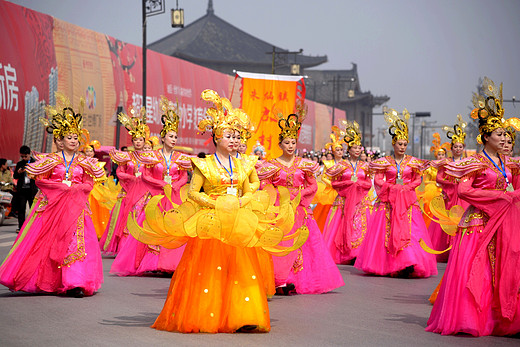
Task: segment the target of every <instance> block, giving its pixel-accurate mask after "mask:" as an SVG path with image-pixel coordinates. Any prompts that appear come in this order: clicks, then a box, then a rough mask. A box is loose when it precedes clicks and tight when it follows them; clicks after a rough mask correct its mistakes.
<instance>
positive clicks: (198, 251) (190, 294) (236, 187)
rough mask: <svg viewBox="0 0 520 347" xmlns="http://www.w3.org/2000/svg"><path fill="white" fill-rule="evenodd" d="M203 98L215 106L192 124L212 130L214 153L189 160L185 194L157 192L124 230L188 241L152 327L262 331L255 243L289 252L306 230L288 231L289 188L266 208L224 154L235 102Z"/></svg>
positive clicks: (156, 239)
mask: <svg viewBox="0 0 520 347" xmlns="http://www.w3.org/2000/svg"><path fill="white" fill-rule="evenodd" d="M202 98H203V99H204V100H207V101H212V102H213V103H214V107H211V108H209V109H208V110H207V115H208V118H206V119H203V120H202V121H201V122H200V123H199V125H198V128H199V130H200V131H202V132H204V131H206V130H211V131H212V133H213V140H214V143H215V145H216V150H215V153H214V154H211V155H207V156H206V157H205V158H192V159H191V160H192V163H193V165H194V172H193V178H192V180H191V183H190V187H189V192H188V197H189V199H188V200H187V201H185V202H183V203H182V204H181V205H179V206H175V205H176V204H172V205H173V206H174V208H173V209H172V210H170V211H163V210H162V208H160V207H159V206H158V205H157V203H158V202H159V201H160V200H161V199H162V196H161V195H158V196H155V197H153V198H152V199H151V200H150V202H149V203H148V204H147V206H146V208H145V212H146V223H145V224H143V227H140V226H139V225H138V224H137V223H133V224H131V226H130V229H129V230H130V232H131V233H132V235H134V236H135V237H136V238H137V239H138V240H139V241H142V242H144V243H147V244H154V243H155V244H161V245H163V246H165V247H169V248H175V247H179V246H181V245H183V244H184V243H186V248H185V250H184V253H183V255H182V259H181V261H180V263H179V265H178V267H177V269H176V270H175V273H174V275H173V278H172V281H171V284H170V288H169V290H168V297H167V299H166V302H165V304H164V307H163V309H162V312H161V314H160V315H159V317H158V318H157V320H156V321H155V323H154V325H153V326H152V327H153V328H155V329H158V330H168V331H178V332H183V333H190V332H207V333H217V332H226V333H231V332H236V331H257V332H267V331H269V330H270V321H269V308H268V305H267V296H266V293H265V285H264V279H263V278H262V271H261V269H260V265H259V262H258V257H257V254H256V253H255V252H254V249H255V248H256V247H261V248H264V249H266V250H268V251H270V252H274V253H278V252H281V253H283V252H290V251H291V250H292V249H296V248H297V247H300V246H301V244H302V243H303V242H305V239H306V235H307V234H308V233H306V232H305V230H304V229H299V230H298V232H296V233H293V234H291V235H288V234H286V233H287V232H290V231H291V228H292V225H293V222H291V220H290V217H291V216H292V217H294V208H292V206H291V204H290V201H289V199H288V195H289V194H288V192H285V193H284V192H283V191H280V193H281V194H282V196H283V201H282V202H283V204H282V206H279V207H278V208H277V210H278V213H274V212H270V211H271V210H270V208H272V207H271V206H273V204H274V201H272V200H271V199H270V197H269V196H270V194H268V192H267V191H257V192H256V193H254V194H253V193H252V192H251V190H250V186H249V180H248V175H247V173H246V171H245V170H244V168H243V167H242V162H241V161H240V160H238V159H237V158H234V157H232V156H231V155H230V154H231V151H232V150H233V142H234V139H233V136H234V130H233V128H234V125H233V123H234V115H233V110H234V109H233V108H232V106H231V103H230V102H229V100H228V99H226V98H221V97H220V96H219V95H218V94H217V93H216V92H214V91H212V90H205V91H203V92H202ZM201 188H202V189H203V191H201ZM274 194H276V192H275V193H274ZM282 210H283V211H285V212H284V213H283V215H284V216H285V217H284V220H283V221H282V220H280V217H281V215H282ZM275 223H279V225H280V226H282V224H283V228H281V227H278V226H276V225H275ZM300 232H301V233H300ZM287 238H293V240H294V244H293V245H292V247H289V248H287V249H284V248H283V247H281V246H277V244H278V243H279V242H280V240H282V239H287Z"/></svg>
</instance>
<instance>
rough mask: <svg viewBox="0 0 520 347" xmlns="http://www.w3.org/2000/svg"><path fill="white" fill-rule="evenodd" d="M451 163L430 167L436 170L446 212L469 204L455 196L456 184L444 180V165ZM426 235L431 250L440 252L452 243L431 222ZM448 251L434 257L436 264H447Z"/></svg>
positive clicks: (435, 224) (439, 228)
mask: <svg viewBox="0 0 520 347" xmlns="http://www.w3.org/2000/svg"><path fill="white" fill-rule="evenodd" d="M449 162H451V161H450V160H448V159H442V160H438V161H432V162H431V165H432V166H433V167H435V168H437V170H438V171H437V178H436V182H437V184H438V185H440V186H441V187H442V197H443V199H444V206H445V207H446V210H449V209H451V208H452V207H453V206H455V205H459V206H462V207H463V208H464V209H466V208H468V206H469V204H468V203H467V202H465V201H464V200H462V199H461V198H459V196H458V194H457V187H458V182H456V181H453V180H451V179H447V178H446V172H445V165H446V164H447V163H449ZM428 234H429V235H430V239H431V242H432V244H431V246H432V248H433V249H435V250H438V251H442V250H445V249H447V248H448V247H449V246H450V245H451V242H452V237H451V236H450V235H448V234H446V233H445V232H444V231H443V230H442V227H441V226H440V225H439V223H435V222H432V223H431V224H430V226H429V227H428ZM449 255H450V251H447V252H444V253H442V254H439V255H437V256H436V258H437V261H438V262H443V263H445V262H447V261H448V257H449Z"/></svg>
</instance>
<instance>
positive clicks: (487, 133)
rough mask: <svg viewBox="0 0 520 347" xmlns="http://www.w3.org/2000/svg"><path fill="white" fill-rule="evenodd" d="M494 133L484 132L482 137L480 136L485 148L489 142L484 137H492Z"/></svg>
mask: <svg viewBox="0 0 520 347" xmlns="http://www.w3.org/2000/svg"><path fill="white" fill-rule="evenodd" d="M492 133H493V132H492V131H490V132H486V131H485V132H483V133H482V134H481V135H480V140H482V144H483V145H484V146H485V145H486V142H487V140H486V139H485V138H484V136H491V134H492Z"/></svg>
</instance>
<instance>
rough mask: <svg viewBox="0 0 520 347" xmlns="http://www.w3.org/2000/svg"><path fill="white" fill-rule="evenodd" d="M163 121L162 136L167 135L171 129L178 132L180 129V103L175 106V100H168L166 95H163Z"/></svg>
mask: <svg viewBox="0 0 520 347" xmlns="http://www.w3.org/2000/svg"><path fill="white" fill-rule="evenodd" d="M161 110H162V112H163V114H162V116H161V122H162V124H163V127H162V130H161V137H165V136H166V134H167V133H168V132H170V131H174V132H176V133H178V132H179V131H178V130H179V115H178V114H177V110H178V105H177V106H175V105H174V104H173V102H171V101H170V100H168V99H167V98H166V97H165V96H164V95H161Z"/></svg>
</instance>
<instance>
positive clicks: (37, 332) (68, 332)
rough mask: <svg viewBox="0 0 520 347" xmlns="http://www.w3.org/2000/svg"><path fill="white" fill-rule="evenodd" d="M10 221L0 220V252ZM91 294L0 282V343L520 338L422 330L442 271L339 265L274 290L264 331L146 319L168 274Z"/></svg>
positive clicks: (115, 281) (501, 342) (430, 342)
mask: <svg viewBox="0 0 520 347" xmlns="http://www.w3.org/2000/svg"><path fill="white" fill-rule="evenodd" d="M15 229H16V225H15V221H14V220H13V219H10V220H7V225H4V226H1V227H0V258H1V259H3V258H4V257H5V256H6V254H7V252H8V251H9V248H10V245H11V244H12V242H13V240H14V238H15V237H16V233H15ZM112 261H113V259H111V258H105V259H104V260H103V265H104V268H105V283H104V284H103V287H102V288H101V290H100V292H99V293H97V294H96V295H94V296H93V297H90V298H83V299H74V298H67V297H57V296H52V295H29V294H24V293H11V292H9V290H7V289H6V288H5V287H1V288H0V346H143V345H149V346H163V345H176V346H200V345H207V346H268V345H271V346H274V345H283V346H418V345H422V346H495V345H496V346H519V345H520V338H504V337H481V338H473V337H467V336H440V335H437V334H433V333H427V332H425V331H424V327H425V326H426V321H427V319H428V316H429V314H430V310H431V306H430V305H429V303H428V302H427V299H428V296H429V294H430V293H431V291H432V290H433V289H434V288H435V286H436V285H437V283H438V281H439V278H440V276H441V274H442V272H443V271H444V268H445V266H444V264H440V265H439V270H440V271H439V272H440V274H439V276H437V277H433V278H428V279H414V280H407V279H394V278H381V277H371V276H364V275H362V274H361V273H360V272H359V271H357V270H356V269H354V268H353V267H351V266H340V267H339V268H340V271H341V273H342V275H343V278H344V279H345V283H346V286H344V287H342V288H340V289H338V290H336V291H335V292H332V293H328V294H323V295H296V296H290V297H278V296H276V297H274V298H272V299H271V300H270V302H269V308H270V313H271V325H272V330H271V332H270V333H268V334H217V335H212V334H178V333H168V332H163V331H156V330H154V329H150V328H149V326H150V325H151V324H152V323H153V322H154V320H155V318H156V317H157V315H158V314H159V312H160V310H161V308H162V305H163V302H164V299H165V297H166V292H167V290H168V285H169V283H170V279H169V278H155V277H138V278H136V277H126V278H120V277H114V276H111V275H109V274H108V269H109V268H110V265H111V263H112Z"/></svg>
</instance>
